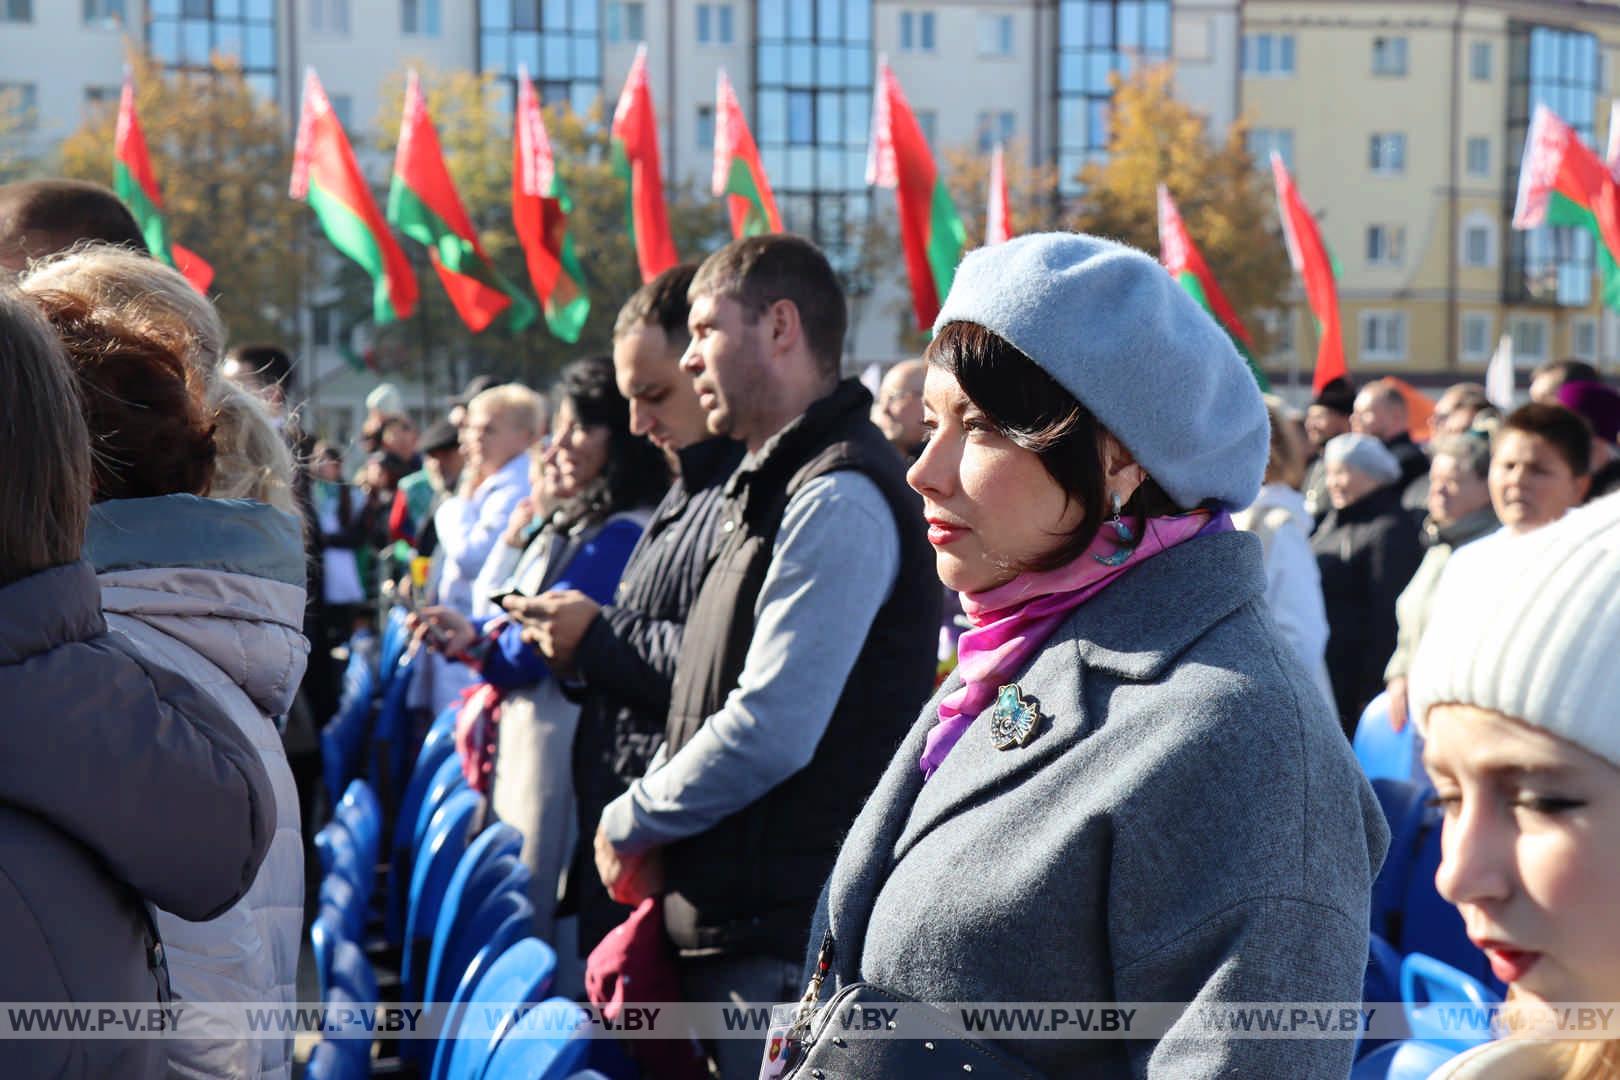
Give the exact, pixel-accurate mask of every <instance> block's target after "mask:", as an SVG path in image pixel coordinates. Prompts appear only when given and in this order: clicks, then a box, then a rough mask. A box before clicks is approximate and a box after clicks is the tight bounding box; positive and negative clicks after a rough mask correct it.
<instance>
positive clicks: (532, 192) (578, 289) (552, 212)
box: [512, 64, 591, 345]
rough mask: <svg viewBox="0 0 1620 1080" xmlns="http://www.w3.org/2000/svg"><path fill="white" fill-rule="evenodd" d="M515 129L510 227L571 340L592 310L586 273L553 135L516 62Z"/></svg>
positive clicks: (549, 316) (555, 322) (553, 321)
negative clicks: (572, 231) (571, 229)
mask: <svg viewBox="0 0 1620 1080" xmlns="http://www.w3.org/2000/svg"><path fill="white" fill-rule="evenodd" d="M515 126H516V130H515V132H514V133H513V138H512V155H513V158H512V227H513V228H514V229H515V230H517V237H518V243H520V244H522V245H523V256H524V258H525V260H527V262H528V264H529V281H530V282H531V283H532V284H533V285H534V291H535V295H537V296H539V297H540V303H541V304H542V305H543V306H544V308H545V312H546V325H547V326H549V327H551V332H552V333H553V334H555V335H556V336H557V337H559V338H561V339H562V340H563V341H566V342H568V344H570V345H572V344H573V343H574V342H576V341H578V340H579V334H580V331H581V330H583V329H584V328H585V320H586V318H588V317H589V316H590V313H591V298H590V297H589V296H587V295H586V294H585V274H584V271H582V270H581V269H580V266H579V258H578V256H576V255H575V254H574V238H573V236H572V235H570V234H569V232H568V215H569V214H571V213H573V212H574V202H573V200H572V199H570V198H569V197H568V189H567V187H565V186H564V185H563V178H562V174H561V173H559V172H558V171H557V163H556V159H555V158H553V157H552V156H551V140H550V139H549V138H548V137H547V136H546V121H545V117H544V116H543V115H541V112H540V99H539V97H538V96H536V94H535V92H534V84H533V83H531V82H530V81H529V69H528V67H527V66H525V65H522V64H520V65H518V104H517V116H516V118H515Z"/></svg>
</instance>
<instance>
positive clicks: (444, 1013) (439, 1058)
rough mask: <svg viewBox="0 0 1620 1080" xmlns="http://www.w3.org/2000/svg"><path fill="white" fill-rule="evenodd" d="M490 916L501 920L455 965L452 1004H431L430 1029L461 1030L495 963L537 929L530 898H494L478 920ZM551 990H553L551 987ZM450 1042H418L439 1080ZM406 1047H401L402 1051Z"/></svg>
mask: <svg viewBox="0 0 1620 1080" xmlns="http://www.w3.org/2000/svg"><path fill="white" fill-rule="evenodd" d="M486 916H487V917H488V918H489V919H491V920H494V919H499V920H500V921H499V922H498V923H497V924H496V925H495V927H494V928H493V929H491V930H489V931H488V932H487V933H482V932H481V933H480V935H479V936H480V937H482V938H483V939H484V941H483V943H482V944H481V945H479V946H477V948H476V951H474V952H473V953H472V955H471V958H470V959H466V960H465V961H463V960H461V959H459V958H458V959H457V960H456V961H455V962H454V965H453V968H452V970H459V972H460V974H459V975H458V976H457V982H456V988H455V992H454V993H453V994H451V996H450V1000H449V1001H448V1002H442V1003H435V1002H429V1003H427V1005H426V1008H427V1012H426V1013H425V1014H424V1017H425V1019H424V1021H423V1023H424V1024H425V1026H426V1030H430V1031H433V1030H436V1031H438V1032H441V1033H443V1032H450V1031H455V1030H456V1029H457V1028H458V1027H460V1026H461V1017H462V1015H463V1014H464V1013H465V1012H466V1010H467V1002H468V1001H469V1000H471V998H472V995H473V993H474V992H475V991H476V990H477V989H478V984H479V983H480V982H482V981H483V979H484V976H485V975H487V974H489V969H490V968H491V967H492V966H493V965H494V963H495V961H496V960H499V959H500V958H501V956H502V955H504V954H505V952H506V950H508V949H510V948H511V947H512V946H513V945H515V944H517V943H518V942H519V941H522V940H523V939H524V938H526V937H529V936H530V935H531V933H532V931H533V929H534V908H533V907H532V906H531V905H530V903H529V899H528V897H526V896H519V895H517V894H514V893H506V894H503V895H501V896H499V897H495V898H492V899H491V900H490V902H489V903H488V904H486V905H485V906H484V908H482V909H480V914H479V916H478V918H480V919H482V918H484V917H486ZM461 944H462V945H463V946H468V941H467V940H466V939H463V941H462V943H461ZM469 947H470V946H469ZM547 989H549V985H548V987H547ZM446 1042H448V1040H445V1041H444V1042H440V1043H438V1044H433V1043H429V1042H427V1041H425V1040H417V1042H416V1045H419V1046H420V1047H422V1049H423V1053H425V1054H426V1055H427V1056H426V1057H419V1058H418V1060H419V1061H421V1062H422V1063H423V1064H426V1063H427V1062H428V1061H429V1060H431V1062H432V1070H431V1072H430V1073H429V1075H430V1076H431V1077H434V1078H436V1080H443V1078H444V1074H445V1072H446V1071H448V1069H449V1067H450V1055H449V1053H448V1052H440V1048H442V1047H443V1046H444V1045H445V1043H446ZM404 1045H405V1044H403V1043H402V1044H401V1048H402V1049H403V1047H404Z"/></svg>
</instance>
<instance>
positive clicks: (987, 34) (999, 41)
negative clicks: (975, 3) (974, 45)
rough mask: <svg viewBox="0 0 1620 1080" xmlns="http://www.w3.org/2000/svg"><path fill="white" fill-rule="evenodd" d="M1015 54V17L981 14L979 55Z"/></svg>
mask: <svg viewBox="0 0 1620 1080" xmlns="http://www.w3.org/2000/svg"><path fill="white" fill-rule="evenodd" d="M1012 54H1013V17H1012V16H1011V15H985V14H981V15H980V16H979V55H980V56H1011V55H1012Z"/></svg>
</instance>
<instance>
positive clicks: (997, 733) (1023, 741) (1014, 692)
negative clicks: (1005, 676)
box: [990, 683, 1041, 750]
mask: <svg viewBox="0 0 1620 1080" xmlns="http://www.w3.org/2000/svg"><path fill="white" fill-rule="evenodd" d="M1040 723H1041V707H1040V703H1039V702H1038V701H1036V700H1035V699H1033V698H1025V697H1024V693H1023V691H1021V690H1019V689H1018V684H1016V683H1013V684H1011V685H1008V686H1003V687H1001V688H1000V689H999V690H997V691H996V707H995V709H994V710H993V711H992V712H991V713H990V741H991V742H993V743H995V746H996V749H997V750H1015V749H1017V748H1018V747H1020V746H1028V745H1029V744H1030V741H1031V740H1033V739H1034V738H1035V732H1036V730H1037V729H1038V728H1039V727H1040Z"/></svg>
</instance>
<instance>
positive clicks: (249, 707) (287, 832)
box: [87, 495, 309, 1080]
mask: <svg viewBox="0 0 1620 1080" xmlns="http://www.w3.org/2000/svg"><path fill="white" fill-rule="evenodd" d="M87 546H88V548H89V554H90V557H91V560H92V562H93V563H94V564H95V566H96V569H97V572H98V577H99V579H100V581H101V590H102V592H101V596H102V606H103V608H104V609H105V611H106V616H107V623H108V625H109V626H110V627H111V628H112V629H113V630H114V631H116V632H119V633H122V634H124V635H125V636H127V637H128V638H129V639H130V640H131V641H132V642H133V643H134V644H135V647H136V648H137V650H139V651H140V653H141V654H142V655H143V656H146V657H149V658H150V659H152V660H154V661H156V662H157V663H160V664H162V665H163V666H165V667H168V668H170V669H172V670H174V671H176V672H178V673H179V674H181V675H182V676H184V677H185V678H186V679H187V681H189V682H190V683H192V684H193V685H194V686H196V687H198V688H199V689H202V690H204V691H206V692H207V693H209V694H210V695H211V696H212V697H213V698H214V699H215V700H216V701H217V702H219V703H220V704H221V705H222V706H224V708H225V710H226V712H227V713H229V714H230V716H231V718H232V719H233V720H235V721H236V723H237V726H238V727H239V728H240V730H241V731H242V732H243V733H244V734H245V735H247V737H248V739H249V740H250V741H251V742H252V743H253V746H254V748H255V749H256V750H257V751H258V753H259V758H260V760H261V761H262V762H263V764H264V767H265V770H266V771H267V772H268V773H269V774H270V781H271V786H272V788H273V789H274V791H275V802H276V831H275V836H274V838H273V839H272V840H271V843H270V853H269V854H268V855H267V856H266V857H265V860H264V863H263V865H262V866H261V867H260V868H259V873H258V876H257V877H256V878H255V879H254V882H253V885H252V886H251V888H249V890H248V892H247V895H245V896H244V897H243V898H242V899H241V900H240V901H238V902H237V903H236V905H235V906H233V907H232V908H231V909H230V910H229V911H227V912H226V913H225V914H224V915H221V916H220V917H219V918H217V919H212V920H210V921H208V922H202V923H198V922H187V921H186V920H184V919H181V918H179V917H178V916H174V915H171V914H169V913H167V912H163V911H160V912H159V913H158V929H159V931H160V932H161V934H162V935H163V939H164V946H165V949H166V950H167V953H168V960H169V971H170V977H171V979H172V981H173V986H174V995H175V998H176V999H177V1000H182V1001H184V1000H190V1001H202V1002H216V1001H223V1002H236V1001H243V1002H276V1003H282V1004H286V1005H293V1004H296V1002H297V989H296V983H297V972H298V950H299V945H300V938H301V931H302V928H303V914H304V913H303V903H304V851H303V841H302V837H301V834H300V831H299V814H298V793H297V790H296V788H295V786H294V784H293V776H292V770H291V769H290V768H289V767H288V765H287V757H286V754H285V752H284V751H283V749H282V745H281V736H280V734H279V733H278V731H277V726H276V724H277V718H278V717H281V716H283V715H285V714H286V712H287V710H288V708H290V707H291V704H292V700H293V695H294V694H295V692H296V691H297V689H298V684H299V681H300V680H301V679H302V678H303V674H304V668H305V666H306V663H307V661H308V653H309V644H308V642H307V641H306V640H305V638H304V636H303V634H302V630H301V628H302V624H303V612H304V587H303V585H302V584H301V582H302V581H303V569H304V562H303V560H304V552H303V546H302V540H301V534H300V531H299V526H298V523H297V521H296V520H295V519H293V518H291V517H289V516H288V515H286V514H283V513H282V512H280V511H278V510H275V509H273V508H271V507H269V506H265V505H263V504H260V503H247V502H238V501H234V500H216V499H198V498H194V497H192V496H185V495H170V496H164V497H162V498H157V499H131V500H119V501H114V502H106V503H101V504H98V505H97V506H96V508H95V510H94V512H93V514H92V518H91V525H90V529H89V536H88V540H87ZM295 579H296V581H297V582H299V583H297V584H295V583H294V580H295ZM291 1062H292V1039H291V1037H288V1038H287V1039H286V1040H274V1039H242V1038H231V1037H229V1036H228V1035H226V1034H224V1033H222V1034H221V1037H220V1038H218V1039H208V1040H199V1039H192V1040H186V1041H176V1042H174V1043H173V1044H172V1046H171V1049H170V1055H169V1065H170V1075H171V1076H178V1077H188V1078H191V1077H199V1078H201V1077H206V1078H227V1080H238V1078H240V1080H251V1078H273V1080H287V1078H290V1077H291V1074H292V1064H291Z"/></svg>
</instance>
